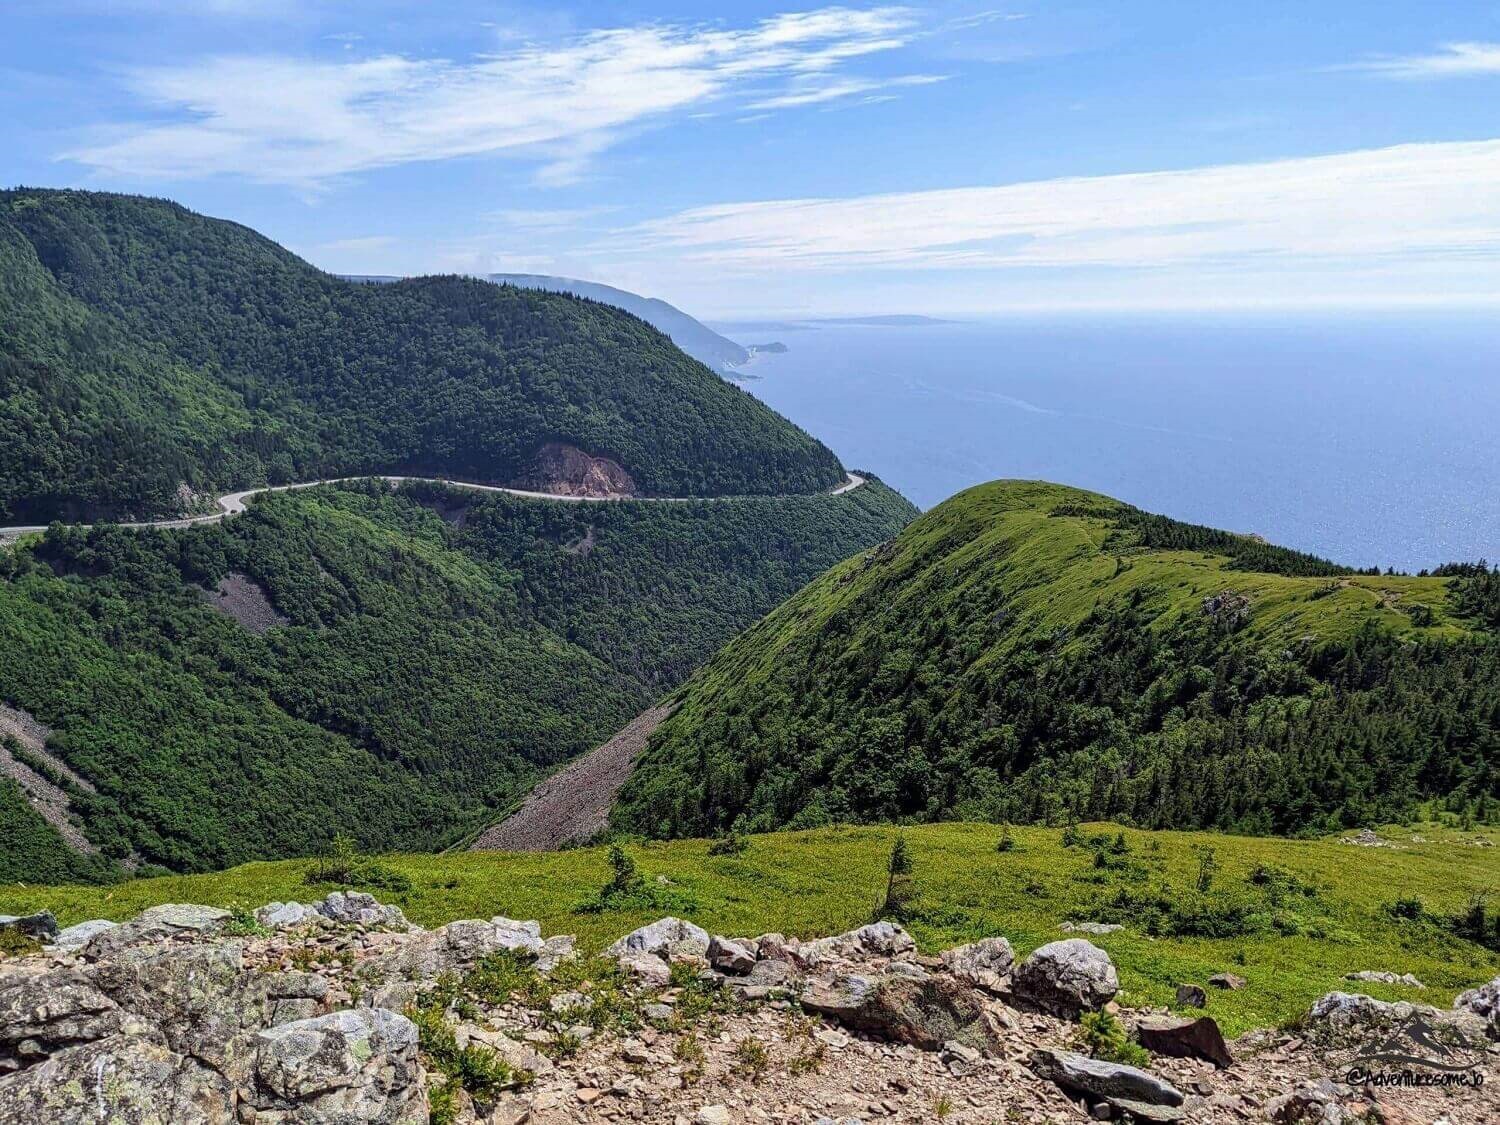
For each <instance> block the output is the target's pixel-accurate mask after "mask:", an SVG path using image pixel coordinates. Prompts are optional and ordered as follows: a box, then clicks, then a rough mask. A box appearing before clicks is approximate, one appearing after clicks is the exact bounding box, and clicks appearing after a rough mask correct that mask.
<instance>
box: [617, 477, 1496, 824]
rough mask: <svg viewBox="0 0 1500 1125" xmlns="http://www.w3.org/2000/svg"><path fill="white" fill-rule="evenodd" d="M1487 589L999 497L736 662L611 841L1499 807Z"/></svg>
mask: <svg viewBox="0 0 1500 1125" xmlns="http://www.w3.org/2000/svg"><path fill="white" fill-rule="evenodd" d="M1489 581H1490V579H1489V577H1488V576H1486V575H1484V574H1483V573H1480V574H1479V575H1478V576H1477V577H1476V576H1472V575H1471V576H1468V577H1454V578H1441V577H1404V576H1381V575H1375V574H1359V573H1355V572H1353V571H1351V570H1349V569H1347V568H1344V567H1340V566H1337V565H1336V564H1333V563H1330V562H1327V561H1326V560H1322V559H1318V558H1315V557H1313V556H1311V555H1307V554H1303V553H1300V552H1295V551H1290V550H1286V549H1283V548H1279V547H1275V546H1272V545H1269V544H1267V543H1265V542H1263V541H1261V540H1260V539H1258V538H1256V537H1253V536H1246V535H1237V534H1233V533H1229V532H1223V531H1217V530H1214V529H1211V528H1204V527H1197V526H1195V525H1190V524H1183V523H1179V522H1176V521H1173V520H1170V519H1167V518H1165V517H1161V516H1154V515H1151V514H1149V513H1145V512H1142V511H1140V510H1138V509H1136V508H1133V507H1130V506H1129V505H1126V504H1123V503H1120V502H1119V501H1115V500H1112V499H1110V498H1108V497H1106V496H1101V495H1098V494H1096V493H1091V492H1085V491H1082V490H1079V489H1074V488H1067V487H1064V486H1061V485H1053V484H1045V483H1038V482H1030V481H998V482H994V483H991V484H986V485H981V486H979V487H977V488H972V489H969V490H968V491H966V492H963V493H961V494H959V495H958V496H956V497H954V498H953V499H951V500H949V501H947V502H946V503H944V504H942V505H940V506H938V507H937V508H935V509H933V510H932V511H931V512H929V513H927V514H926V515H925V516H923V517H922V518H921V519H919V520H917V521H916V522H914V523H913V524H911V525H910V526H909V527H908V528H907V529H906V530H905V531H904V532H902V533H901V534H900V535H899V536H898V537H897V538H896V539H894V540H893V541H891V542H890V543H887V544H885V545H884V546H882V547H879V548H877V549H875V550H872V551H868V552H866V553H864V554H861V555H859V556H857V557H855V558H852V559H849V560H847V561H846V562H844V563H841V564H840V565H838V566H836V567H834V568H833V569H832V570H830V571H829V572H827V573H826V574H824V575H823V576H821V577H820V578H818V579H816V580H815V581H814V582H812V583H811V584H810V585H808V586H807V587H805V588H804V589H803V590H801V591H800V592H799V593H798V594H796V595H795V596H794V597H792V598H791V599H790V600H789V601H787V602H786V603H785V604H784V605H782V606H781V607H779V608H778V609H777V610H775V611H774V612H773V613H772V614H770V615H769V616H768V617H766V618H765V619H764V620H763V621H761V622H760V623H759V624H757V625H756V626H754V627H753V628H752V629H750V630H748V631H747V632H745V633H744V634H742V635H741V636H740V637H738V638H737V639H736V640H734V641H733V642H731V643H730V644H729V645H728V646H727V647H726V648H724V649H723V650H722V651H721V652H720V653H719V654H718V655H717V656H716V657H715V658H714V659H713V661H712V662H710V663H709V664H708V665H707V666H706V667H705V668H704V669H702V670H701V671H700V672H699V673H698V674H697V675H696V676H695V677H694V678H693V679H692V680H691V681H689V683H688V684H687V685H685V687H684V688H683V689H681V691H680V693H679V698H680V704H681V705H680V706H679V708H678V709H677V711H676V713H675V714H674V715H673V716H672V717H671V718H670V719H669V720H668V721H667V722H666V723H664V724H663V726H662V727H661V729H660V730H659V731H658V732H657V733H656V735H655V736H654V738H653V740H652V742H651V744H650V746H649V747H648V749H647V750H646V752H645V753H644V755H643V756H642V759H641V762H640V764H639V765H638V766H637V768H636V770H635V773H634V775H633V777H632V778H631V780H630V782H629V783H628V784H627V785H626V787H625V789H624V790H623V791H622V793H621V796H620V798H619V801H618V803H617V806H616V809H615V813H614V822H615V824H616V825H617V826H618V827H620V828H624V829H627V830H630V831H635V832H640V833H643V834H646V835H651V836H678V835H704V834H710V833H713V832H716V831H722V830H725V829H727V828H729V827H730V826H731V825H735V826H738V827H739V828H740V829H741V830H768V829H772V828H777V827H783V826H789V827H794V828H801V827H814V826H817V825H820V824H825V823H831V822H839V821H851V820H852V821H877V820H897V819H916V820H937V819H947V818H965V819H987V820H1004V821H1015V822H1038V821H1055V822H1061V821H1065V820H1067V819H1069V818H1078V819H1098V820H1105V819H1116V820H1124V821H1126V822H1130V823H1137V824H1140V825H1142V826H1145V827H1180V828H1221V829H1232V830H1239V831H1252V832H1278V833H1298V832H1303V831H1315V830H1326V829H1330V828H1336V827H1339V826H1342V825H1347V824H1359V823H1366V822H1370V821H1372V820H1376V819H1391V818H1395V817H1399V816H1402V815H1405V814H1407V813H1409V812H1410V811H1411V809H1412V808H1413V807H1414V806H1415V805H1416V804H1417V803H1418V802H1419V801H1422V800H1424V799H1429V798H1435V797H1437V798H1445V799H1450V800H1451V801H1453V802H1454V803H1455V807H1459V806H1462V805H1465V804H1467V805H1479V804H1481V803H1485V804H1486V806H1487V803H1488V802H1490V801H1492V800H1493V799H1495V797H1496V785H1497V778H1496V772H1495V761H1494V758H1495V751H1496V734H1495V731H1496V728H1497V726H1500V644H1497V642H1496V638H1495V634H1494V632H1493V627H1494V621H1493V615H1491V617H1490V619H1489V620H1488V622H1486V620H1485V619H1483V618H1482V617H1479V616H1463V615H1462V614H1463V613H1465V612H1469V611H1470V609H1471V607H1474V606H1477V605H1481V603H1482V599H1480V598H1477V597H1475V596H1473V595H1474V590H1473V589H1472V588H1471V586H1472V584H1474V583H1484V582H1489ZM1476 612H1481V613H1482V609H1480V610H1477V611H1476ZM1481 811H1482V810H1481Z"/></svg>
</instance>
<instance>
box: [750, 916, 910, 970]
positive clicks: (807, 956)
mask: <svg viewBox="0 0 1500 1125" xmlns="http://www.w3.org/2000/svg"><path fill="white" fill-rule="evenodd" d="M768 936H770V935H768ZM761 940H762V941H763V940H764V939H761ZM916 949H917V943H916V942H915V941H914V940H913V939H912V936H911V935H910V934H909V933H907V932H906V931H905V930H904V929H902V928H901V927H900V926H899V925H897V924H896V923H895V922H871V923H870V924H869V925H867V926H860V927H859V928H858V929H854V930H849V931H847V932H845V933H842V934H835V935H834V936H833V937H826V938H818V939H817V940H816V941H803V942H787V943H786V946H785V955H786V956H787V957H790V958H791V960H792V961H793V962H795V963H796V964H797V965H799V966H801V967H802V968H804V969H813V968H817V967H818V966H820V965H826V964H828V963H829V962H831V961H868V960H870V959H872V958H877V957H884V958H891V957H904V956H907V955H909V954H913V953H915V952H916ZM761 956H762V957H764V956H767V954H766V953H765V952H764V951H762V952H761Z"/></svg>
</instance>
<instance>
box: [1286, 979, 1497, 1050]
mask: <svg viewBox="0 0 1500 1125" xmlns="http://www.w3.org/2000/svg"><path fill="white" fill-rule="evenodd" d="M1414 1016H1419V1017H1421V1018H1422V1020H1423V1021H1424V1022H1425V1023H1426V1024H1427V1025H1428V1028H1429V1029H1430V1031H1431V1033H1432V1035H1433V1036H1434V1037H1435V1038H1436V1039H1438V1040H1439V1041H1442V1040H1445V1039H1446V1040H1452V1041H1453V1043H1454V1045H1456V1046H1458V1045H1462V1046H1468V1045H1472V1043H1473V1042H1474V1041H1476V1040H1477V1041H1479V1042H1483V1037H1484V1034H1485V1031H1486V1024H1485V1021H1484V1019H1483V1018H1482V1017H1480V1016H1478V1015H1476V1014H1475V1013H1474V1012H1473V1011H1471V1010H1469V1009H1468V1008H1455V1009H1454V1010H1452V1011H1447V1012H1444V1011H1440V1010H1439V1009H1437V1008H1431V1007H1428V1006H1427V1005H1425V1004H1412V1003H1410V1002H1408V1001H1406V1000H1399V1001H1396V1002H1395V1003H1389V1002H1387V1001H1384V1000H1376V999H1374V998H1373V997H1370V996H1365V995H1364V994H1362V993H1357V992H1330V993H1328V994H1327V995H1326V996H1320V997H1319V998H1318V999H1317V1000H1314V1001H1313V1005H1312V1007H1311V1008H1309V1009H1308V1012H1307V1015H1306V1017H1305V1018H1304V1019H1303V1021H1302V1031H1303V1034H1304V1035H1305V1036H1306V1037H1307V1038H1308V1039H1309V1040H1310V1041H1312V1042H1313V1043H1315V1044H1317V1045H1318V1046H1320V1047H1324V1048H1342V1047H1348V1046H1355V1045H1363V1044H1364V1043H1366V1042H1368V1040H1369V1038H1370V1037H1371V1036H1372V1035H1377V1034H1382V1033H1387V1032H1392V1031H1397V1030H1399V1029H1401V1028H1404V1027H1405V1026H1406V1025H1407V1024H1408V1023H1409V1021H1411V1019H1412V1018H1413V1017H1414Z"/></svg>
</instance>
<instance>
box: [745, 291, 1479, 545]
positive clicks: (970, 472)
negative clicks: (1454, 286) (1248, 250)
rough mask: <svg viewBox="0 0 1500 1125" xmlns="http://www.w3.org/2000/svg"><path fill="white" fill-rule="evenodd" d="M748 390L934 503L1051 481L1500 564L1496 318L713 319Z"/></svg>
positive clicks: (1280, 538)
mask: <svg viewBox="0 0 1500 1125" xmlns="http://www.w3.org/2000/svg"><path fill="white" fill-rule="evenodd" d="M718 327H719V328H720V330H721V331H724V332H725V334H726V335H729V336H731V337H732V338H734V339H736V340H739V341H742V342H745V343H750V344H758V343H764V342H766V341H768V340H772V339H775V340H780V341H781V342H783V343H785V344H786V345H787V347H788V349H789V350H788V351H787V352H786V353H785V354H779V355H777V354H762V355H759V356H757V357H756V358H755V360H754V361H753V362H752V363H751V364H750V365H749V366H748V367H747V368H745V369H744V370H743V373H744V374H745V375H749V376H754V377H755V378H753V379H748V380H746V381H745V383H744V386H745V387H746V388H747V389H748V390H749V391H751V392H752V393H753V394H755V395H756V396H757V397H759V398H760V399H762V400H763V401H764V402H766V403H767V404H768V405H770V406H772V407H773V408H775V409H776V410H778V411H780V412H781V413H783V414H785V415H786V416H787V417H788V418H790V419H792V420H793V421H794V422H796V423H798V424H799V425H801V426H803V427H804V428H805V429H807V430H809V431H810V432H811V433H813V434H814V435H815V436H817V437H818V438H820V439H822V440H823V441H824V442H826V443H827V444H828V445H829V446H831V447H832V448H833V449H834V450H835V452H837V453H838V455H839V456H840V457H841V458H842V459H843V461H844V463H845V464H846V465H848V466H850V467H851V468H863V469H869V470H871V471H873V472H875V473H876V474H877V475H879V476H880V477H881V478H882V479H884V480H885V481H886V482H887V483H889V484H891V485H893V486H894V487H896V488H897V489H899V490H900V491H901V492H902V493H904V494H905V495H906V496H907V497H909V498H910V499H911V500H912V501H913V502H914V503H916V504H918V505H919V506H921V507H923V508H928V507H931V506H932V505H934V504H937V503H938V502H940V501H942V500H943V499H945V498H946V497H948V496H951V495H953V494H954V493H956V492H959V491H961V490H962V489H964V488H967V487H968V486H970V485H973V484H977V483H979V482H981V481H987V480H994V479H997V478H1001V477H1019V478H1034V479H1044V480H1051V481H1059V482H1062V483H1066V484H1073V485H1078V486H1081V487H1084V488H1090V489H1095V490H1097V491H1099V492H1104V493H1108V494H1109V495H1111V496H1116V497H1118V498H1120V499H1122V500H1126V501H1129V502H1130V503H1132V504H1135V505H1137V506H1139V507H1141V508H1145V509H1147V510H1150V511H1154V512H1161V513H1163V514H1166V515H1170V516H1173V517H1175V518H1177V519H1182V520H1188V521H1191V522H1194V523H1204V524H1209V525H1212V526H1214V527H1222V528H1228V529H1231V530H1234V531H1244V532H1255V533H1258V534H1260V535H1263V536H1265V537H1266V538H1267V539H1269V540H1270V541H1272V542H1274V543H1280V544H1282V545H1284V546H1289V547H1296V548H1300V549H1302V550H1306V551H1313V552H1316V553H1318V554H1320V555H1324V556H1326V557H1329V558H1332V559H1335V560H1337V561H1339V562H1342V563H1346V564H1349V565H1353V566H1361V567H1363V566H1374V565H1378V566H1380V567H1382V568H1384V567H1387V566H1395V567H1397V568H1398V569H1403V570H1417V569H1420V568H1422V567H1431V566H1434V565H1436V564H1438V563H1442V562H1447V561H1453V560H1474V559H1477V558H1480V557H1484V558H1487V559H1489V560H1490V561H1492V562H1494V561H1496V560H1500V317H1495V316H1491V317H1485V316H1481V315H1479V314H1472V315H1441V316H1437V315H1431V316H1429V315H1422V316H1417V315H1412V314H1399V315H1398V314H1391V313H1388V312H1380V313H1370V314H1359V315H1356V314H1343V315H1338V316H1319V317H1312V316H1306V317H1295V316H1287V315H1275V316H1273V315H1271V314H1241V315H1234V316H1225V315H1214V316H1191V317H1188V316H1183V315H1175V316H1166V315H1135V316H1129V317H1126V316H1108V317H1103V316H1098V315H1089V316H1084V315H1082V314H1070V315H1065V316H1048V317H1031V316H1027V317H1012V318H1008V319H997V320H992V321H984V322H981V321H965V322H959V323H934V324H922V325H910V324H902V325H895V326H862V325H847V324H839V325H830V324H823V325H817V324H814V325H813V326H812V327H801V326H792V325H787V324H779V325H774V326H759V325H748V324H729V325H720V326H718Z"/></svg>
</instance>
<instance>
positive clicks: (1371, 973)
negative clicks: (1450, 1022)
mask: <svg viewBox="0 0 1500 1125" xmlns="http://www.w3.org/2000/svg"><path fill="white" fill-rule="evenodd" d="M1344 979H1345V980H1358V981H1365V982H1367V983H1371V984H1401V985H1405V986H1406V987H1407V988H1426V987H1427V986H1426V985H1425V984H1423V983H1422V982H1421V981H1420V980H1418V979H1417V977H1416V976H1415V975H1414V974H1412V973H1392V972H1389V971H1387V970H1384V969H1361V970H1360V971H1359V972H1357V973H1345V974H1344Z"/></svg>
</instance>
